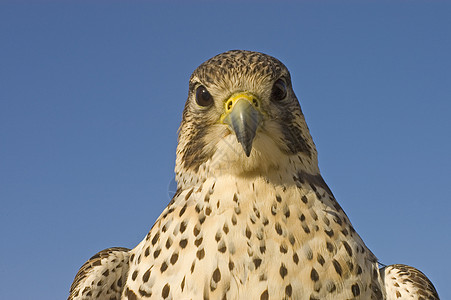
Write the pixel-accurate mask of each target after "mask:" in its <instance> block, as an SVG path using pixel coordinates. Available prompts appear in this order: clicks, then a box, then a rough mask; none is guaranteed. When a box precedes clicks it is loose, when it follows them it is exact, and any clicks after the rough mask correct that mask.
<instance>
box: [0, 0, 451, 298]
mask: <svg viewBox="0 0 451 300" xmlns="http://www.w3.org/2000/svg"><path fill="white" fill-rule="evenodd" d="M337 2H340V1H333V2H325V1H318V2H314V1H305V2H298V3H294V2H283V1H282V2H278V3H271V2H257V1H252V2H247V3H241V2H229V3H228V4H225V3H219V2H216V3H209V2H208V1H203V2H197V3H184V4H183V3H172V4H163V3H153V2H136V1H133V2H132V1H130V2H129V3H125V1H123V2H117V1H113V2H110V1H101V2H96V1H73V2H70V1H60V2H58V1H47V2H40V3H37V1H30V2H29V3H28V2H26V1H18V3H14V1H9V2H2V3H1V4H0V202H1V206H0V241H1V242H0V245H1V246H0V282H1V284H0V298H1V299H64V298H65V297H67V295H68V290H69V286H70V284H71V282H72V280H73V278H74V276H75V273H76V272H77V270H78V268H79V267H80V266H81V265H82V264H83V263H84V261H85V260H86V259H88V258H89V257H90V256H91V255H93V254H94V253H96V252H97V251H99V250H101V249H104V248H107V247H111V246H125V247H130V248H132V247H134V246H135V245H136V244H138V243H139V242H140V241H141V239H142V238H143V237H144V236H145V235H146V233H147V231H148V230H149V229H150V228H151V226H152V225H153V223H154V221H155V219H156V218H157V217H158V215H159V213H160V212H161V211H162V210H163V208H164V207H165V206H166V204H167V203H168V202H169V200H170V199H169V196H168V189H170V188H168V187H170V182H171V179H172V178H173V168H174V160H175V148H176V145H177V128H178V126H179V122H180V120H181V113H182V109H183V106H184V102H185V99H186V96H187V90H188V86H187V80H188V78H189V76H190V73H191V72H192V71H193V70H194V69H195V68H196V67H197V66H198V65H199V64H200V63H202V62H203V61H204V60H206V59H208V58H210V57H212V56H214V55H216V54H218V53H220V52H223V51H226V50H230V49H248V50H258V51H262V52H265V53H268V54H271V55H273V56H275V57H277V58H279V59H280V60H282V61H283V62H284V63H285V64H286V65H287V66H288V68H289V69H290V70H291V73H292V78H293V84H294V88H295V91H296V93H297V95H298V98H299V99H300V100H301V106H302V108H303V111H304V113H305V115H306V119H307V122H308V124H309V126H310V129H311V133H312V135H313V138H314V140H315V142H316V145H317V148H318V152H319V161H320V168H321V171H322V173H323V176H324V178H325V179H326V181H327V183H328V184H329V186H330V187H331V189H332V191H333V192H334V194H335V196H336V197H337V199H338V200H339V202H340V203H341V205H342V206H343V208H344V210H345V211H346V212H347V214H348V216H349V217H350V219H351V221H352V223H353V224H354V226H355V228H356V229H357V231H358V232H359V233H360V235H361V236H362V238H363V239H364V241H365V242H366V244H367V245H368V246H369V247H370V248H371V249H372V251H373V252H374V253H375V254H376V255H377V256H378V258H379V259H380V260H381V261H382V262H383V263H385V264H391V263H406V264H411V265H413V266H416V267H418V268H419V269H421V270H422V271H424V272H425V273H426V274H427V275H428V276H429V277H430V278H431V280H432V281H433V282H434V284H435V286H436V287H437V289H438V292H439V294H440V295H441V297H442V299H451V292H450V289H449V281H450V279H451V276H450V273H449V269H451V260H450V259H449V255H450V254H451V253H450V249H451V233H450V231H451V217H450V211H451V204H450V202H451V171H450V170H451V159H450V153H451V138H450V135H451V121H450V119H451V118H450V113H451V71H450V70H451V58H450V56H451V17H450V16H451V4H450V3H449V2H448V3H446V2H445V1H443V2H440V1H437V2H436V1H424V2H417V1H374V2H365V1H341V2H340V4H337ZM24 281H25V282H27V283H26V284H25V285H23V284H22V282H24Z"/></svg>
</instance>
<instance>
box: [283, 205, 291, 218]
mask: <svg viewBox="0 0 451 300" xmlns="http://www.w3.org/2000/svg"><path fill="white" fill-rule="evenodd" d="M284 215H285V217H286V218H289V217H290V209H289V208H288V206H285V208H284Z"/></svg>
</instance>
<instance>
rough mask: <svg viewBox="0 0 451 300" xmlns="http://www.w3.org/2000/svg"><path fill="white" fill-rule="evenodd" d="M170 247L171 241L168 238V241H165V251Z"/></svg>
mask: <svg viewBox="0 0 451 300" xmlns="http://www.w3.org/2000/svg"><path fill="white" fill-rule="evenodd" d="M171 245H172V239H171V238H170V237H168V239H167V240H166V249H169V248H170V247H171Z"/></svg>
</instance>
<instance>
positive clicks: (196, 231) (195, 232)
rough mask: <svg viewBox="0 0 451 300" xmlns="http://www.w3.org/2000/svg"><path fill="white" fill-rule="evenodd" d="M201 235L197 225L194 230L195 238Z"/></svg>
mask: <svg viewBox="0 0 451 300" xmlns="http://www.w3.org/2000/svg"><path fill="white" fill-rule="evenodd" d="M199 233H200V229H199V228H198V226H197V225H196V226H194V228H193V234H194V236H198V235H199Z"/></svg>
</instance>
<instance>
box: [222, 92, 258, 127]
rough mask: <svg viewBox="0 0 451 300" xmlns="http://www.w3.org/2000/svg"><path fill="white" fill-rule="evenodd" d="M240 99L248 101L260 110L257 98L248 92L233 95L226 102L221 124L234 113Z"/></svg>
mask: <svg viewBox="0 0 451 300" xmlns="http://www.w3.org/2000/svg"><path fill="white" fill-rule="evenodd" d="M240 99H246V100H247V101H249V102H250V103H252V105H253V106H254V107H255V108H257V109H258V110H260V109H259V107H260V103H259V101H258V99H257V97H256V96H254V95H253V94H251V93H248V92H239V93H236V94H233V95H232V96H230V98H229V99H227V101H225V102H224V107H225V110H224V113H223V114H222V116H221V118H220V122H221V123H223V120H224V118H225V117H226V116H227V115H228V114H229V113H230V112H231V111H232V109H233V107H234V106H235V103H236V102H237V101H238V100H240Z"/></svg>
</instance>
